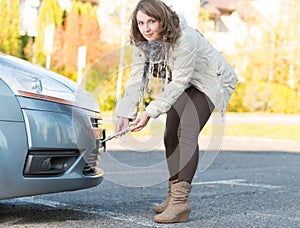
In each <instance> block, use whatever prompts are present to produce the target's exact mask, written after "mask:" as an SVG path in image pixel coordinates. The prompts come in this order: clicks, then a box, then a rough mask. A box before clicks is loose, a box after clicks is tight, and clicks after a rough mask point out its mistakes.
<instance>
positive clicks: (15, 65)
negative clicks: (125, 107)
mask: <svg viewBox="0 0 300 228" xmlns="http://www.w3.org/2000/svg"><path fill="white" fill-rule="evenodd" d="M101 121H102V118H101V115H100V109H99V106H98V104H97V102H96V100H95V99H94V98H93V96H92V94H90V93H89V92H87V91H85V90H83V89H81V88H80V87H79V86H78V85H77V84H76V83H75V82H73V81H72V80H70V79H68V78H66V77H64V76H61V75H59V74H56V73H54V72H51V71H49V70H46V69H44V68H42V67H39V66H37V65H34V64H31V63H29V62H27V61H24V60H21V59H18V58H16V57H12V56H8V55H4V54H0V200H1V199H9V198H15V197H21V196H30V195H37V194H44V193H54V192H61V191H71V190H78V189H84V188H90V187H94V186H97V185H98V184H100V183H101V181H102V179H103V174H104V172H103V170H102V169H100V168H99V162H98V161H99V159H100V154H101V153H102V152H103V150H104V149H105V146H104V145H102V140H103V139H104V138H105V129H103V128H101V126H102V125H101Z"/></svg>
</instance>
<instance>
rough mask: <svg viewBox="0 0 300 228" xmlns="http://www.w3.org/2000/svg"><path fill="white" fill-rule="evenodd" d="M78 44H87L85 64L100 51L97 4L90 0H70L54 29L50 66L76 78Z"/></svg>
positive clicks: (101, 50) (98, 56)
mask: <svg viewBox="0 0 300 228" xmlns="http://www.w3.org/2000/svg"><path fill="white" fill-rule="evenodd" d="M80 46H86V47H87V54H86V56H87V58H86V64H87V65H88V66H90V65H92V64H93V63H94V62H95V61H96V60H97V59H98V58H100V56H101V55H102V54H103V46H102V43H101V42H100V26H99V24H98V19H97V7H96V6H93V5H92V4H91V3H88V2H87V3H82V2H80V1H73V2H72V9H71V11H70V12H67V13H66V15H65V19H64V23H63V25H61V26H58V27H57V29H56V35H55V41H54V49H53V53H52V67H53V68H55V69H57V70H58V71H61V72H63V74H64V75H66V76H68V77H70V78H72V79H73V80H76V72H77V56H78V53H77V52H78V48H79V47H80Z"/></svg>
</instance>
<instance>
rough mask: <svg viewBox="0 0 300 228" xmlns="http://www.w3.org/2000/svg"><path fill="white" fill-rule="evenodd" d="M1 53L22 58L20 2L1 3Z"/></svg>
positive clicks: (10, 0) (9, 0)
mask: <svg viewBox="0 0 300 228" xmlns="http://www.w3.org/2000/svg"><path fill="white" fill-rule="evenodd" d="M0 9H1V11H0V51H1V52H3V53H6V54H9V55H13V56H17V57H20V56H21V39H20V1H19V0H1V1H0Z"/></svg>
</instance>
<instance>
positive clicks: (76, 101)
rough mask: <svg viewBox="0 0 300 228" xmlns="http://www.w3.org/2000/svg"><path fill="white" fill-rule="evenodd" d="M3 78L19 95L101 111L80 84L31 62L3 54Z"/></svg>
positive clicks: (0, 57) (0, 74)
mask: <svg viewBox="0 0 300 228" xmlns="http://www.w3.org/2000/svg"><path fill="white" fill-rule="evenodd" d="M0 78H1V79H2V80H3V81H4V82H5V83H6V84H7V85H8V86H9V87H10V88H11V90H12V91H13V92H14V94H15V95H16V96H30V97H33V98H37V99H43V98H45V100H49V99H50V98H53V99H50V100H52V101H58V102H62V101H65V102H62V103H65V104H71V105H74V106H77V107H81V108H84V109H88V110H92V111H97V112H99V111H100V109H99V105H98V103H97V101H96V99H95V98H94V97H93V95H92V94H91V93H89V92H88V91H86V90H84V89H83V88H82V87H80V85H79V84H77V83H75V82H74V81H72V80H70V79H69V78H67V77H64V76H62V75H60V74H57V73H54V72H52V71H50V70H47V69H45V68H43V67H40V66H38V65H35V64H32V63H30V62H28V61H25V60H22V59H19V58H16V57H13V56H9V55H4V54H0Z"/></svg>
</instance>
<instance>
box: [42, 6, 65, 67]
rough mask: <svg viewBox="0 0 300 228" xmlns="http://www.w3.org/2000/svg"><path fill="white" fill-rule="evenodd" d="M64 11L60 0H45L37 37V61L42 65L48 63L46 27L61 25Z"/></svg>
mask: <svg viewBox="0 0 300 228" xmlns="http://www.w3.org/2000/svg"><path fill="white" fill-rule="evenodd" d="M63 15H64V11H63V10H62V9H61V7H60V6H59V4H58V0H43V2H42V5H41V9H40V14H39V23H38V36H37V37H36V63H37V64H39V65H42V66H45V64H46V55H47V54H49V53H47V52H46V49H45V38H46V34H45V32H46V29H47V28H49V26H52V25H54V27H57V26H60V25H61V24H62V22H63Z"/></svg>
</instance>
